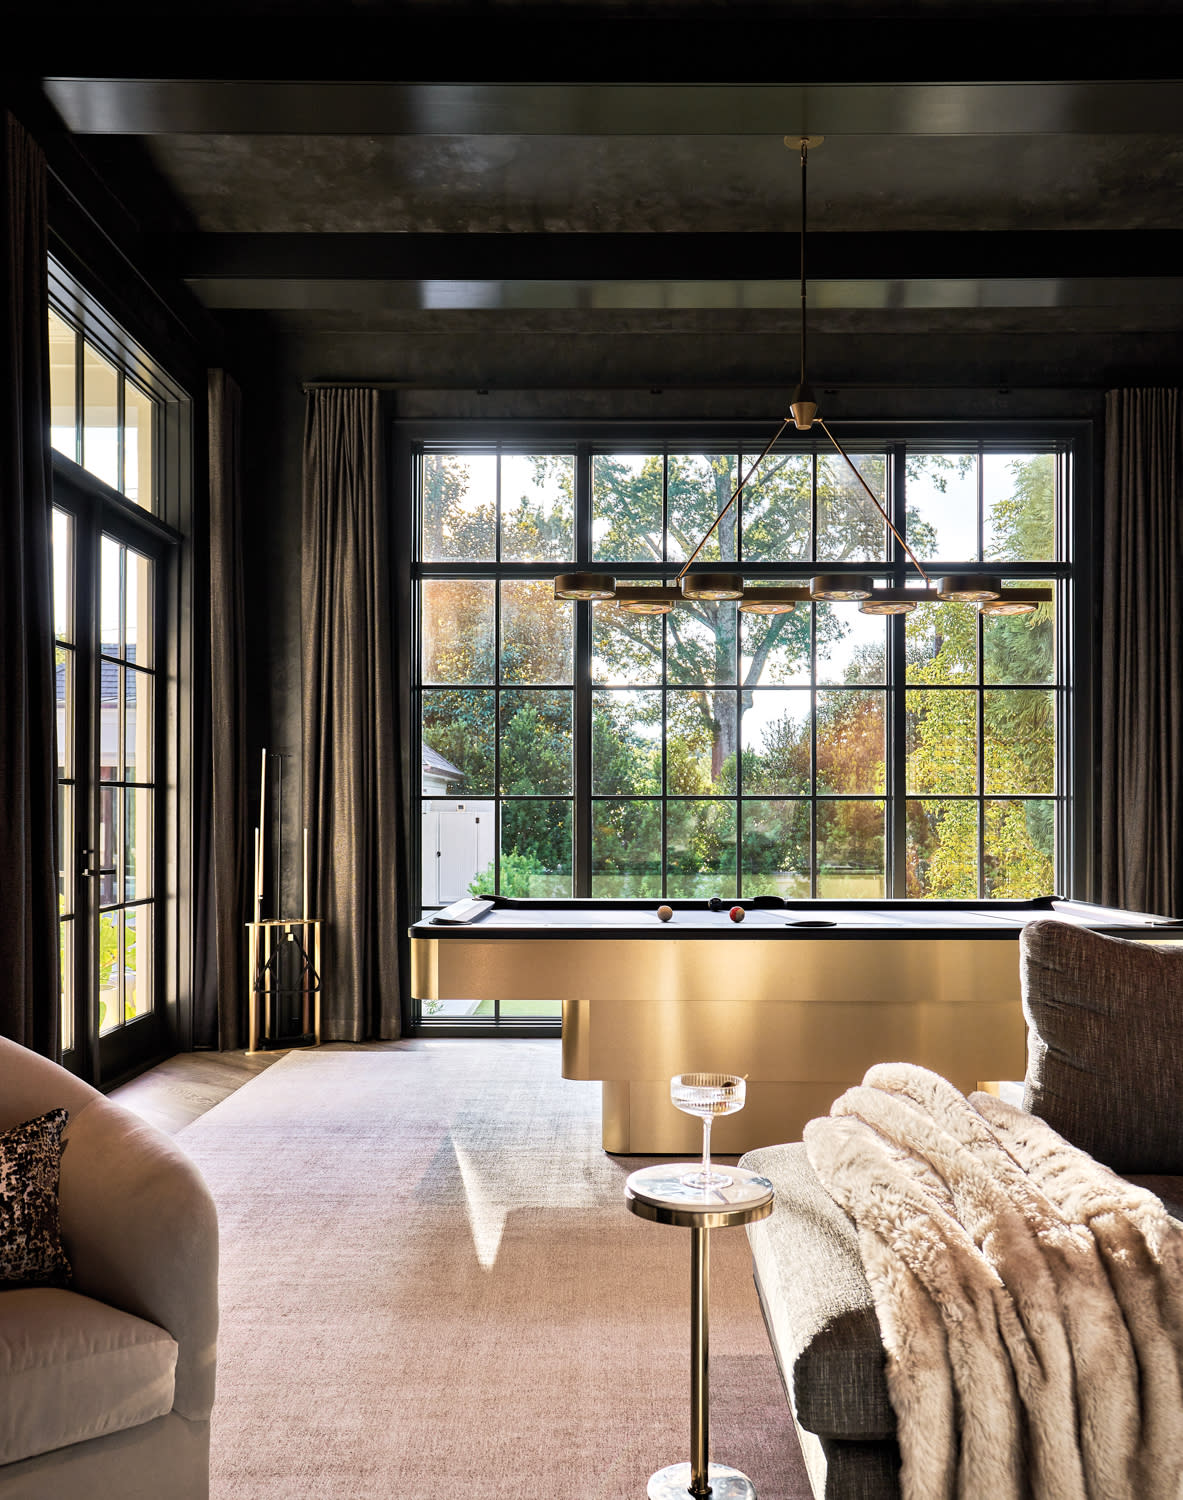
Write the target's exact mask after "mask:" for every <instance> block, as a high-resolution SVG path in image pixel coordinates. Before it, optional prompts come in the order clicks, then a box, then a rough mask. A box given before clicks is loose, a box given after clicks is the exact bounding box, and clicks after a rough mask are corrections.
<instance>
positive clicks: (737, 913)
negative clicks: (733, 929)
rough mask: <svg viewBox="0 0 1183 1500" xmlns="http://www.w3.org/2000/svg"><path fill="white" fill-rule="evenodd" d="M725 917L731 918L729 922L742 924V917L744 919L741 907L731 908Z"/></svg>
mask: <svg viewBox="0 0 1183 1500" xmlns="http://www.w3.org/2000/svg"><path fill="white" fill-rule="evenodd" d="M727 915H728V916H729V917H730V918H731V920H732V921H733V922H742V921H743V917H744V911H743V907H742V906H733V907H732V908H731V910H730V911H729V912H728V913H727Z"/></svg>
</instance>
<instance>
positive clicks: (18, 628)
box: [0, 111, 61, 1057]
mask: <svg viewBox="0 0 1183 1500" xmlns="http://www.w3.org/2000/svg"><path fill="white" fill-rule="evenodd" d="M3 129H4V165H3V174H2V177H0V262H2V263H0V280H2V282H3V290H2V291H0V297H2V298H3V303H2V306H3V311H2V312H0V359H2V360H3V372H4V373H3V379H2V380H0V520H2V529H0V712H2V716H3V717H2V721H0V722H2V723H3V729H2V730H0V913H3V920H0V975H2V976H3V981H2V982H0V1033H2V1034H3V1035H4V1036H6V1037H10V1038H11V1039H12V1040H13V1041H16V1042H20V1043H21V1044H22V1045H23V1046H26V1047H32V1048H33V1049H34V1050H36V1051H38V1052H41V1053H44V1054H45V1056H46V1057H56V1056H57V1055H58V1051H59V1047H60V1035H61V1025H60V1019H59V1009H60V998H59V989H58V983H59V981H58V917H57V903H58V898H57V869H56V865H57V860H56V858H55V854H54V840H55V832H56V822H57V785H56V766H57V708H56V701H55V700H56V685H55V683H56V676H55V671H54V640H53V580H52V561H51V554H50V536H51V529H50V515H51V508H52V495H53V485H52V474H51V469H50V458H49V349H48V327H47V315H48V307H49V286H48V255H49V241H48V229H47V225H46V185H45V158H44V156H43V155H42V153H41V149H40V147H39V146H37V144H36V143H35V142H34V141H33V140H32V139H31V138H30V137H29V136H28V135H27V134H26V132H25V130H24V128H23V127H22V126H21V125H20V124H19V123H18V122H17V121H16V120H15V119H14V118H13V117H12V115H10V114H8V113H7V111H5V113H4V116H3Z"/></svg>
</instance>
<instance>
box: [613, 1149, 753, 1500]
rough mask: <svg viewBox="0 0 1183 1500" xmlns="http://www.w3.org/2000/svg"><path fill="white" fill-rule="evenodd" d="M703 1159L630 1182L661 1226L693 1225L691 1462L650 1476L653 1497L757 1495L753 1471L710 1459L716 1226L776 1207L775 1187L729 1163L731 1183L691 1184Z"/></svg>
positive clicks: (721, 1499) (629, 1189) (739, 1498)
mask: <svg viewBox="0 0 1183 1500" xmlns="http://www.w3.org/2000/svg"><path fill="white" fill-rule="evenodd" d="M697 1165H698V1163H697V1162H693V1163H692V1162H679V1163H662V1164H661V1165H658V1166H653V1167H642V1168H641V1169H640V1171H638V1172H634V1173H632V1175H631V1176H630V1177H629V1179H628V1181H627V1182H626V1184H625V1190H624V1196H625V1202H626V1204H627V1205H628V1207H629V1210H630V1211H631V1212H632V1213H634V1214H636V1215H637V1217H638V1218H640V1219H648V1220H650V1222H651V1223H654V1224H677V1225H680V1226H681V1227H683V1228H687V1229H689V1230H690V1462H689V1463H681V1464H668V1465H667V1466H666V1467H665V1468H664V1469H658V1471H657V1473H656V1474H654V1475H652V1476H651V1478H650V1480H649V1487H648V1490H647V1492H646V1493H647V1494H648V1496H649V1500H686V1497H687V1496H689V1497H690V1500H707V1497H708V1496H709V1497H710V1500H756V1487H755V1485H754V1484H753V1483H752V1481H751V1480H750V1479H749V1478H748V1477H747V1475H746V1474H741V1473H740V1471H739V1470H738V1469H729V1468H728V1467H727V1465H726V1464H713V1463H711V1461H710V1443H711V1394H710V1311H709V1300H710V1278H711V1230H712V1229H727V1228H733V1227H736V1226H738V1225H741V1224H753V1223H755V1222H756V1220H757V1219H766V1218H767V1217H768V1215H769V1214H770V1213H771V1212H772V1184H771V1183H770V1182H769V1181H768V1179H767V1178H766V1177H761V1176H759V1174H758V1173H756V1172H749V1171H748V1170H747V1168H746V1167H728V1168H727V1174H728V1175H727V1179H726V1184H725V1185H724V1186H721V1187H718V1188H691V1187H689V1186H688V1185H687V1184H686V1182H685V1178H686V1175H687V1173H688V1172H689V1171H690V1170H691V1169H692V1168H693V1167H696V1166H697Z"/></svg>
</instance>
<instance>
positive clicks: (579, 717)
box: [571, 601, 604, 896]
mask: <svg viewBox="0 0 1183 1500" xmlns="http://www.w3.org/2000/svg"><path fill="white" fill-rule="evenodd" d="M599 607H600V608H603V607H604V606H599ZM595 608H597V606H596V605H594V604H592V603H590V601H589V602H587V603H580V604H576V606H575V703H574V720H573V723H572V729H571V732H572V734H573V735H574V755H575V765H574V768H573V769H574V775H575V780H574V783H573V785H572V791H573V793H574V797H573V802H572V808H571V837H572V840H573V842H574V848H573V850H572V874H573V876H574V882H575V883H574V894H575V895H576V896H590V895H591V878H592V804H591V792H592V722H591V720H592V688H591V636H592V610H593V609H595Z"/></svg>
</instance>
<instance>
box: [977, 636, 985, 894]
mask: <svg viewBox="0 0 1183 1500" xmlns="http://www.w3.org/2000/svg"><path fill="white" fill-rule="evenodd" d="M974 625H975V632H976V636H977V666H978V671H977V678H978V686H977V697H978V715H977V717H978V726H977V727H978V785H977V793H978V899H979V900H984V899H985V896H986V688H985V683H984V681H983V679H984V677H985V659H984V654H983V653H984V648H985V641H984V639H983V629H982V616H981V614H979V615H978V617H977V620H976V621H975V622H974Z"/></svg>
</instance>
